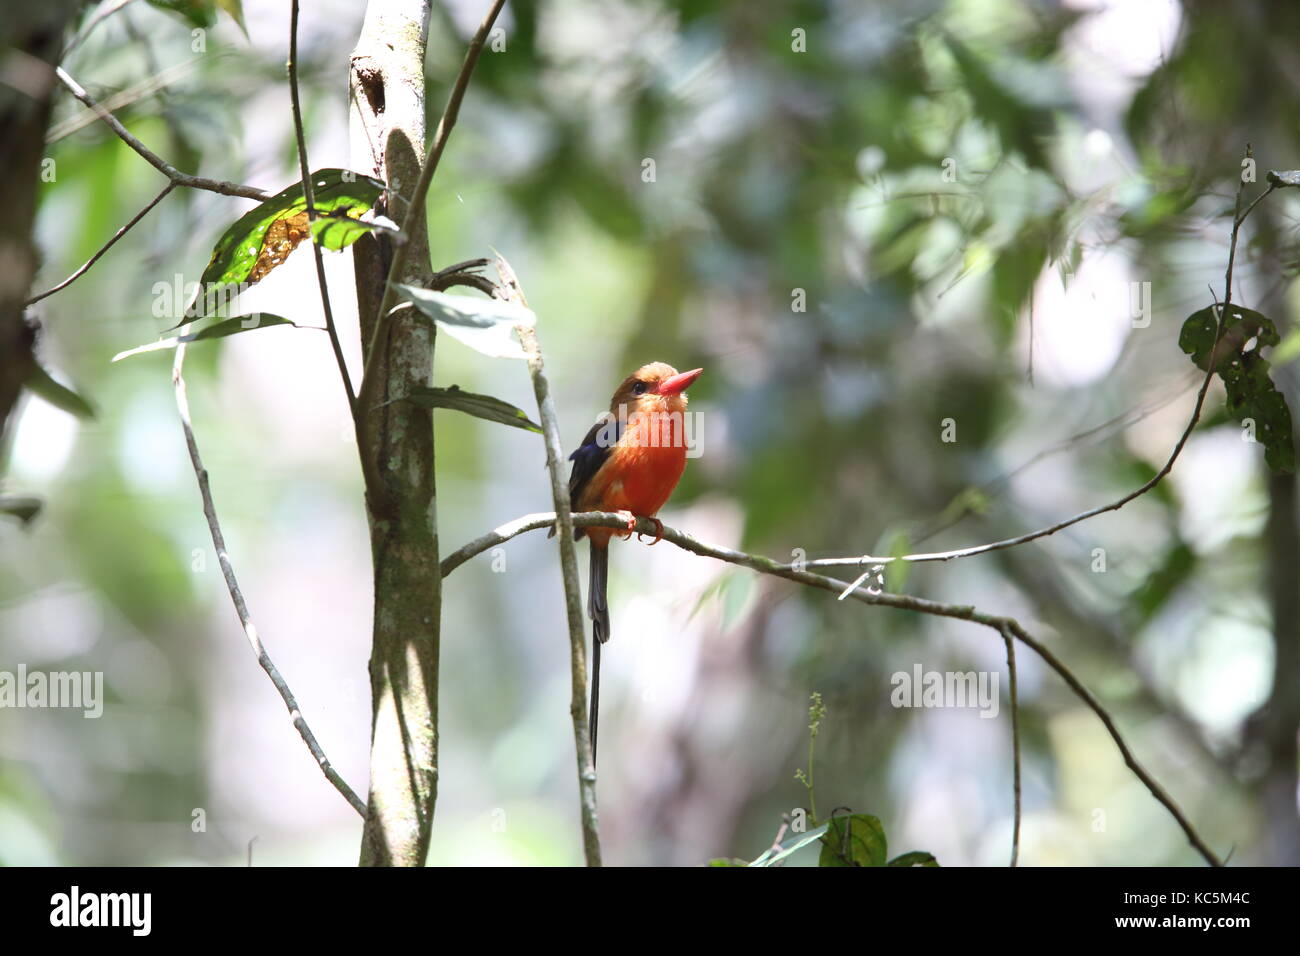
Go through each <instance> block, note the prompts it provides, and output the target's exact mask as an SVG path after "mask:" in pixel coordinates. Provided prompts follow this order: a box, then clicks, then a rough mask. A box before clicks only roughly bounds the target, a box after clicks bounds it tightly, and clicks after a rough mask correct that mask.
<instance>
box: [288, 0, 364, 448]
mask: <svg viewBox="0 0 1300 956" xmlns="http://www.w3.org/2000/svg"><path fill="white" fill-rule="evenodd" d="M288 69H289V98H290V99H291V100H292V102H293V130H294V134H295V135H296V136H297V138H298V168H299V169H300V170H301V172H302V195H303V199H304V200H305V201H306V203H307V231H308V233H310V235H311V251H312V255H313V256H315V258H316V284H317V285H318V286H320V302H321V307H322V308H323V309H324V310H325V330H326V331H327V332H329V337H330V346H331V347H332V348H333V349H334V360H335V361H336V362H337V363H338V366H339V377H341V378H342V379H343V391H344V392H345V393H346V394H347V397H348V408H349V409H350V410H351V412H352V422H353V427H354V428H355V427H356V420H357V395H356V393H355V392H354V391H352V377H351V376H350V375H349V374H348V363H347V361H346V360H345V359H344V358H343V346H342V344H341V343H340V342H339V334H338V330H337V329H335V327H334V309H333V307H332V306H331V305H330V290H329V283H327V282H326V281H325V260H324V257H322V256H321V251H320V243H319V242H318V241H317V236H316V228H315V227H316V186H315V184H314V183H313V182H312V181H311V165H310V164H309V163H308V162H307V137H306V134H305V133H304V132H303V128H302V103H301V101H300V100H299V98H298V0H293V4H292V6H291V7H290V8H289V64H288ZM360 437H361V436H360V435H358V436H357V439H358V449H360ZM361 455H362V457H363V458H364V457H365V451H364V450H361Z"/></svg>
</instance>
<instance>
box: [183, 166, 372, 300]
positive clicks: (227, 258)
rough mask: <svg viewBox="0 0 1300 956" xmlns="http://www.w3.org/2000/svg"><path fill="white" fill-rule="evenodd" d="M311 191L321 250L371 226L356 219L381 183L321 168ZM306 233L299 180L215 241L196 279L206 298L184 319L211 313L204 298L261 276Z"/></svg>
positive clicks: (344, 242) (337, 245) (359, 234)
mask: <svg viewBox="0 0 1300 956" xmlns="http://www.w3.org/2000/svg"><path fill="white" fill-rule="evenodd" d="M312 189H313V193H312V199H313V201H314V203H315V206H316V213H317V217H316V224H315V227H314V229H313V230H312V231H314V232H315V234H316V240H317V242H319V243H320V245H321V246H323V247H324V248H326V249H332V250H339V249H343V248H346V247H347V246H350V245H351V244H352V243H354V242H356V241H357V240H358V239H360V238H361V237H362V236H363V235H365V233H366V232H367V231H369V230H370V229H371V228H373V226H372V224H370V223H366V222H362V221H360V218H361V216H362V215H363V214H364V213H366V212H367V211H368V210H369V209H371V208H372V207H373V206H374V205H375V203H376V202H377V201H378V199H379V196H380V194H381V193H382V191H383V184H382V183H380V182H378V181H376V180H374V179H370V178H368V177H366V176H362V175H361V174H360V173H354V172H352V171H351V170H347V169H320V170H317V171H316V172H314V173H312ZM307 235H308V229H307V200H306V199H305V198H304V197H303V193H302V183H301V182H297V183H294V184H293V185H292V186H289V187H288V188H286V189H282V190H281V191H280V192H278V193H276V194H275V195H274V196H272V197H271V198H270V199H267V200H266V201H264V202H262V203H259V204H258V205H257V206H255V207H254V208H253V209H251V210H249V211H248V212H247V213H245V214H244V215H243V216H241V217H239V219H237V220H235V223H234V225H232V226H231V227H230V228H229V229H227V230H226V231H225V233H224V234H223V235H222V237H221V238H220V239H219V240H217V244H216V245H215V246H214V247H213V249H212V258H211V260H209V262H208V266H207V268H206V269H204V270H203V276H202V278H201V279H200V283H201V285H202V289H203V294H204V296H205V301H204V303H203V304H202V305H201V306H198V307H196V308H195V310H194V314H191V315H188V316H187V317H186V319H185V320H184V321H192V320H193V319H196V318H202V317H203V316H205V315H207V314H209V312H210V311H212V309H211V303H210V302H209V301H206V300H209V299H212V298H213V293H214V292H215V291H216V290H219V289H224V288H226V287H228V286H235V285H240V284H243V285H252V284H253V283H255V282H258V281H260V280H261V279H263V278H264V277H265V276H266V275H267V273H269V272H270V271H271V270H272V269H274V268H275V267H276V266H278V265H280V264H281V263H282V262H284V260H285V259H287V258H289V253H291V252H293V250H294V249H296V248H297V247H298V245H299V243H301V242H302V241H303V240H304V239H306V238H307Z"/></svg>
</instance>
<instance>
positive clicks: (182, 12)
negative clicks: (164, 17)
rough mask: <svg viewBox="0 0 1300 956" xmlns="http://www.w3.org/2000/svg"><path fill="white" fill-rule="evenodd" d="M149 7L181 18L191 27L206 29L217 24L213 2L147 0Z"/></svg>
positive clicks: (215, 8) (215, 6) (207, 0)
mask: <svg viewBox="0 0 1300 956" xmlns="http://www.w3.org/2000/svg"><path fill="white" fill-rule="evenodd" d="M149 5H150V6H152V7H157V8H158V9H159V10H166V11H168V12H169V13H174V14H176V15H177V16H180V17H183V18H184V19H185V20H186V21H187V22H188V23H189V24H190V25H191V26H196V27H202V28H204V29H207V28H208V27H211V26H212V25H213V24H214V23H216V22H217V5H216V3H215V0H149Z"/></svg>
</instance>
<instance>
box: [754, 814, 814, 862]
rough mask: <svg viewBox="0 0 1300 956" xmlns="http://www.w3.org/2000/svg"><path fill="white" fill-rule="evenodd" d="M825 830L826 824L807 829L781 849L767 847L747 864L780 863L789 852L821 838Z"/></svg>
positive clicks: (793, 851)
mask: <svg viewBox="0 0 1300 956" xmlns="http://www.w3.org/2000/svg"><path fill="white" fill-rule="evenodd" d="M825 832H826V824H822V825H821V826H819V827H817V828H816V829H815V830H809V831H808V832H807V833H805V834H804V835H803V836H801V837H799V838H798V839H797V840H794V841H792V842H790V843H787V844H785V845H783V846H782V847H781V849H780V850H778V851H773V850H771V849H768V850H767V852H766V853H764V854H763V855H762V856H760V857H759V858H758V859H757V860H755V861H754V862H753V863H751V864H749V865H750V866H774V865H775V864H777V863H780V862H781V861H782V860H784V859H785V858H786V857H788V856H789V855H790V854H792V853H795V852H796V851H798V850H802V849H803V848H804V847H806V846H807V845H808V844H809V843H812V842H813V841H814V840H819V839H821V837H822V835H823V834H824V833H825Z"/></svg>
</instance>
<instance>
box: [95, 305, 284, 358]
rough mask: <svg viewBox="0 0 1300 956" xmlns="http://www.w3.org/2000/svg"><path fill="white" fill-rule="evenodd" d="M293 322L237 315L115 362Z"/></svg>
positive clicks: (259, 315)
mask: <svg viewBox="0 0 1300 956" xmlns="http://www.w3.org/2000/svg"><path fill="white" fill-rule="evenodd" d="M293 324H294V323H293V321H292V320H290V319H286V318H285V317H284V316H282V315H272V314H271V313H270V312H255V313H253V314H252V315H237V316H235V317H234V318H230V319H223V320H222V321H220V322H218V323H216V324H215V325H209V326H208V327H207V328H206V329H202V330H201V331H198V332H195V333H193V334H192V335H170V336H168V337H167V338H165V339H159V340H158V341H157V342H150V343H149V344H147V345H138V346H136V347H135V348H133V349H127V350H126V351H125V352H118V353H117V354H116V355H114V356H113V361H114V362H119V361H121V360H122V359H124V358H128V357H129V356H132V355H140V354H141V353H143V352H158V351H161V350H163V349H174V348H176V346H178V345H180V344H181V343H182V342H201V341H203V340H204V339H220V338H225V337H226V336H227V335H238V334H239V333H240V332H252V331H253V330H254V329H264V328H267V327H268V326H271V325H293Z"/></svg>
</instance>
